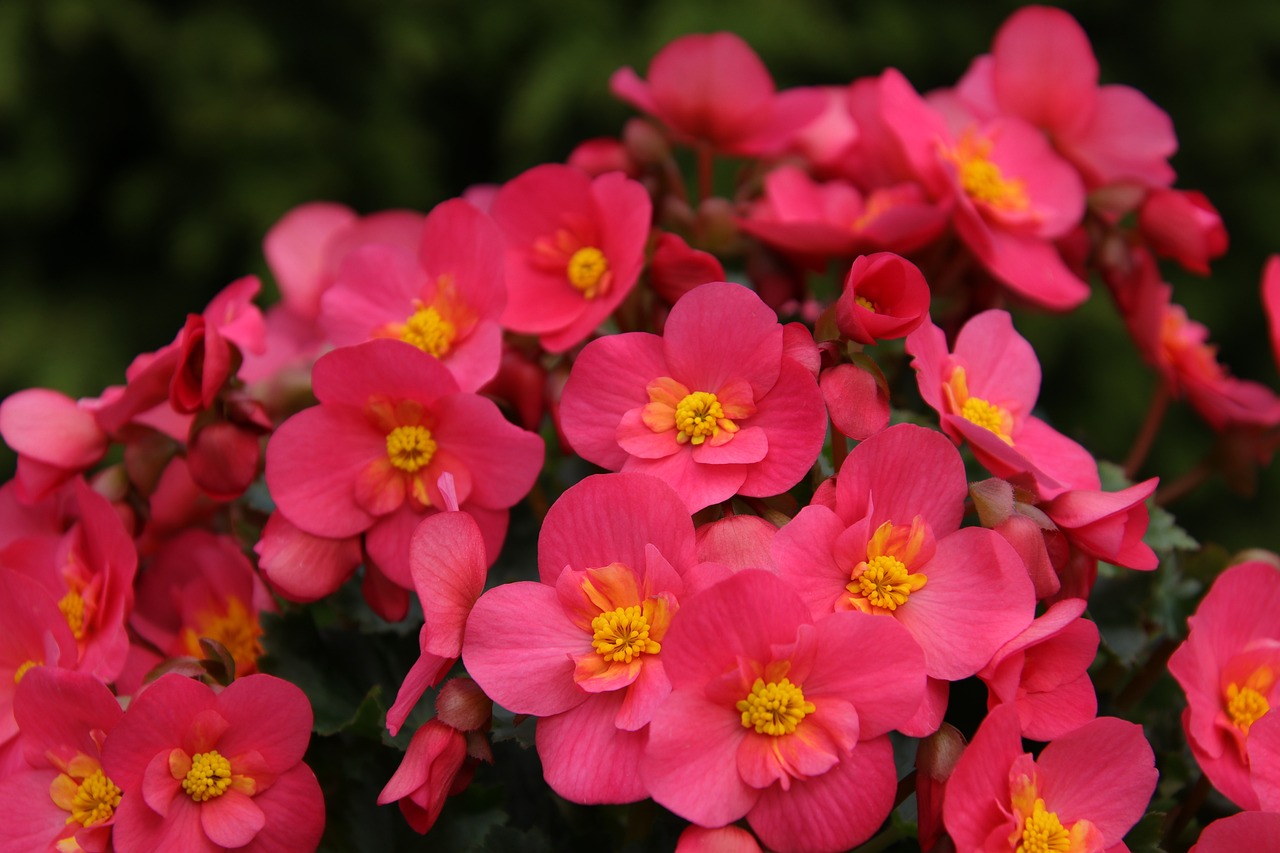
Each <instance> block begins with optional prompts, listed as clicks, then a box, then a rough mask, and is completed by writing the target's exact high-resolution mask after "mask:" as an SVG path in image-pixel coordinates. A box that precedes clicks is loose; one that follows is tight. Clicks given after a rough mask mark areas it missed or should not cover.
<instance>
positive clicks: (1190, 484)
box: [1155, 457, 1213, 506]
mask: <svg viewBox="0 0 1280 853" xmlns="http://www.w3.org/2000/svg"><path fill="white" fill-rule="evenodd" d="M1212 473H1213V465H1211V464H1210V463H1209V459H1208V457H1206V458H1204V459H1201V460H1200V461H1199V462H1197V463H1196V467H1194V468H1192V469H1191V470H1190V471H1188V472H1187V473H1185V474H1183V475H1182V476H1181V477H1179V478H1178V479H1176V480H1174V481H1173V482H1172V483H1170V484H1169V485H1167V486H1162V487H1161V488H1159V489H1156V497H1155V501H1156V506H1168V505H1169V504H1171V503H1173V502H1174V501H1176V500H1178V499H1180V498H1182V497H1185V496H1186V495H1187V494H1188V493H1189V492H1193V491H1195V489H1196V487H1197V486H1199V485H1200V484H1201V483H1203V482H1204V481H1205V480H1207V479H1209V475H1210V474H1212Z"/></svg>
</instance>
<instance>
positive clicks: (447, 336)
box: [399, 305, 458, 358]
mask: <svg viewBox="0 0 1280 853" xmlns="http://www.w3.org/2000/svg"><path fill="white" fill-rule="evenodd" d="M399 337H400V340H402V341H404V342H405V343H407V344H412V345H413V346H415V347H417V348H418V349H420V350H422V351H423V352H425V353H427V354H428V355H434V356H435V357H436V358H444V357H445V356H446V355H448V353H449V350H450V349H452V348H453V343H454V341H455V340H456V339H457V337H458V330H457V327H455V326H454V324H453V323H451V322H449V321H448V320H446V319H445V318H444V317H443V316H442V315H441V314H440V312H439V311H438V310H436V308H435V306H432V305H425V306H424V305H418V307H417V310H415V311H414V312H413V313H412V314H410V315H409V318H408V319H407V320H405V321H404V326H403V328H402V329H401V330H400V335H399Z"/></svg>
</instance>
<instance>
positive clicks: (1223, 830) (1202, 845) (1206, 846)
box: [1191, 812, 1280, 853]
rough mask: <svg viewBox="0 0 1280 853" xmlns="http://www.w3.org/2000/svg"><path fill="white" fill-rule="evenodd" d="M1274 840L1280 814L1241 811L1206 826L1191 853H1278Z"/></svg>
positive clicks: (1278, 835)
mask: <svg viewBox="0 0 1280 853" xmlns="http://www.w3.org/2000/svg"><path fill="white" fill-rule="evenodd" d="M1277 839H1280V814H1275V813H1271V812H1241V813H1239V814H1233V815H1231V816H1230V817H1224V818H1219V819H1218V820H1215V821H1214V822H1213V823H1211V824H1209V825H1208V826H1206V827H1205V828H1204V831H1203V832H1201V833H1200V838H1199V840H1198V841H1196V843H1195V844H1194V845H1193V846H1192V848H1191V853H1236V851H1238V850H1252V851H1256V853H1277V851H1280V843H1277Z"/></svg>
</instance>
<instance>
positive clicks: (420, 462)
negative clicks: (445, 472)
mask: <svg viewBox="0 0 1280 853" xmlns="http://www.w3.org/2000/svg"><path fill="white" fill-rule="evenodd" d="M435 455H436V442H435V439H433V438H432V437H431V430H429V429H427V428H426V427H422V426H401V427H396V428H395V429H393V430H392V431H391V432H389V433H387V458H388V459H390V460H391V464H392V465H394V466H396V467H397V468H399V469H400V470H401V471H405V472H407V473H409V474H413V473H415V472H416V471H417V470H418V469H419V468H425V467H426V466H427V465H429V464H431V457H432V456H435Z"/></svg>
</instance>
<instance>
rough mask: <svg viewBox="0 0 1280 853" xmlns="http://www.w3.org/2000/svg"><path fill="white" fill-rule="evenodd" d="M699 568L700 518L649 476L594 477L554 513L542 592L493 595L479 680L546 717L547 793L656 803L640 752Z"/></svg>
mask: <svg viewBox="0 0 1280 853" xmlns="http://www.w3.org/2000/svg"><path fill="white" fill-rule="evenodd" d="M696 565H697V554H696V552H695V548H694V534H693V521H692V519H691V518H690V517H689V514H688V512H687V511H686V509H685V507H684V504H683V503H682V502H681V500H680V499H679V497H678V496H677V495H676V493H675V492H674V491H672V489H671V488H670V487H669V486H667V485H666V484H664V483H663V482H661V481H660V480H657V479H655V478H653V477H648V476H645V475H641V474H604V475H596V476H593V477H588V478H587V479H585V480H583V481H581V482H579V483H578V484H576V485H574V486H573V487H571V488H570V489H568V490H567V491H566V492H565V493H564V494H563V495H561V496H560V499H559V500H557V501H556V502H555V504H553V505H552V507H551V509H550V511H549V512H548V513H547V517H546V519H545V521H544V522H543V525H542V530H541V532H540V533H539V536H538V574H539V578H540V581H541V582H540V583H532V582H522V583H512V584H505V585H503V586H499V587H495V588H493V589H491V590H489V591H488V592H486V593H485V594H484V595H482V596H480V600H479V601H477V602H476V604H475V607H474V608H473V609H472V611H471V616H470V618H469V619H468V620H467V627H466V637H465V639H464V641H463V647H462V658H463V661H464V663H465V664H466V667H467V672H468V673H470V674H471V677H472V678H474V679H475V680H476V683H478V684H479V685H480V686H481V687H482V688H483V689H484V691H485V693H487V694H488V695H489V696H491V697H492V698H493V700H494V701H495V702H497V703H498V704H499V705H501V706H502V707H504V708H506V709H507V710H509V711H513V712H515V713H517V714H532V715H534V716H537V717H539V718H540V719H539V720H538V727H537V745H538V755H539V756H540V757H541V758H542V767H543V774H544V776H545V777H546V779H547V783H548V784H549V785H550V786H551V787H552V789H554V790H555V791H556V792H557V793H558V794H560V795H561V796H562V797H565V798H566V799H569V800H573V801H574V802H579V803H626V802H634V801H636V800H641V799H644V798H645V797H647V796H648V789H647V788H646V787H645V785H644V781H643V779H642V778H641V776H640V772H639V762H640V754H641V752H642V751H643V749H644V745H645V743H646V742H647V740H648V730H647V726H648V724H649V720H650V719H651V718H652V716H653V713H654V710H655V709H656V708H657V707H658V706H659V705H660V704H661V703H662V701H663V700H664V699H665V698H666V696H667V694H668V693H669V691H670V690H671V685H670V682H668V680H667V676H666V673H665V670H664V664H663V661H664V659H665V658H664V654H663V648H664V643H665V638H666V634H667V627H668V625H669V624H670V623H671V619H672V617H673V616H674V615H675V613H676V610H677V608H678V607H679V605H680V600H681V598H682V597H683V596H684V594H685V591H686V586H687V584H686V580H685V578H686V576H687V575H688V574H690V573H691V572H692V571H693V570H694V568H695V566H696Z"/></svg>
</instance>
